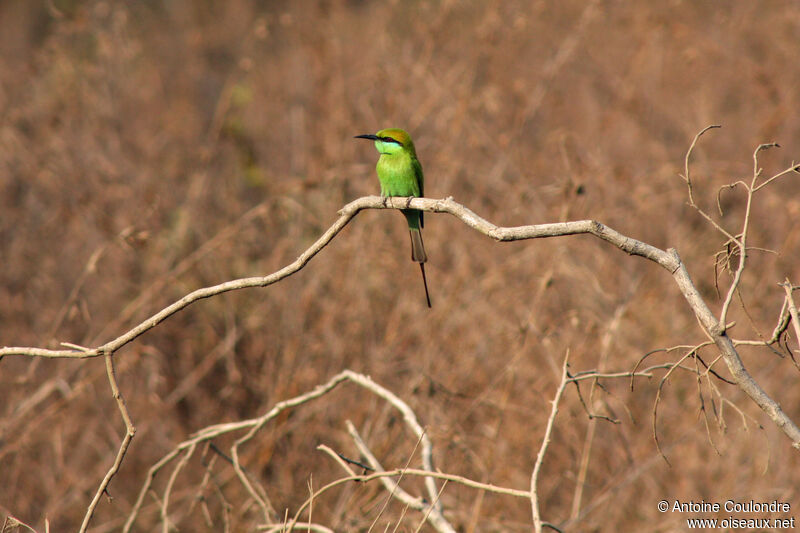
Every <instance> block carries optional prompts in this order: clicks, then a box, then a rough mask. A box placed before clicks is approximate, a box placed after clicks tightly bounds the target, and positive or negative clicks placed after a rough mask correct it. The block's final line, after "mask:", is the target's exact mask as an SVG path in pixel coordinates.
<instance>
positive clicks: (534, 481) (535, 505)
mask: <svg viewBox="0 0 800 533" xmlns="http://www.w3.org/2000/svg"><path fill="white" fill-rule="evenodd" d="M568 367H569V352H567V354H566V355H565V356H564V364H563V365H562V367H561V383H559V384H558V389H556V394H555V397H554V398H553V401H552V406H551V409H550V417H549V418H548V419H547V426H546V427H545V430H544V436H543V437H542V445H541V446H540V447H539V453H537V454H536V463H534V465H533V472H531V511H532V513H533V528H534V531H536V533H542V526H543V525H544V523H543V521H542V516H541V513H540V511H539V493H538V484H539V473H540V472H541V470H542V463H543V462H544V455H545V453H547V447H548V446H549V445H550V437H551V435H552V434H553V425H554V424H555V421H556V415H557V414H558V404H559V403H560V402H561V396H563V395H564V390H565V389H566V388H567V385H568V384H569V378H568V377H567V372H568V371H567V368H568Z"/></svg>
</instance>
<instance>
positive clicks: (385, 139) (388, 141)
mask: <svg viewBox="0 0 800 533" xmlns="http://www.w3.org/2000/svg"><path fill="white" fill-rule="evenodd" d="M379 139H380V140H382V141H383V142H385V143H395V144H399V145H400V146H403V143H401V142H400V141H398V140H397V139H392V138H391V137H379Z"/></svg>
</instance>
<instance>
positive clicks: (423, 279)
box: [419, 263, 432, 307]
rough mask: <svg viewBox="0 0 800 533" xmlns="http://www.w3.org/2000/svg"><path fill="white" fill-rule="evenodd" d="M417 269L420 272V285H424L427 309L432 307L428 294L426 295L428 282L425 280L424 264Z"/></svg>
mask: <svg viewBox="0 0 800 533" xmlns="http://www.w3.org/2000/svg"><path fill="white" fill-rule="evenodd" d="M419 269H420V270H421V271H422V283H423V285H425V299H426V300H427V301H428V307H432V306H431V297H430V294H428V280H427V278H425V263H420V264H419Z"/></svg>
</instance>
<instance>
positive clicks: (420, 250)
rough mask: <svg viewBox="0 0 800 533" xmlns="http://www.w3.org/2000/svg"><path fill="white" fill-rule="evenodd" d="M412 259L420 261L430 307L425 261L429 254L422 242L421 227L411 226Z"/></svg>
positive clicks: (426, 298) (426, 297)
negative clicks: (426, 252)
mask: <svg viewBox="0 0 800 533" xmlns="http://www.w3.org/2000/svg"><path fill="white" fill-rule="evenodd" d="M409 232H410V233H411V259H412V261H416V262H417V263H419V269H420V271H421V272H422V283H423V284H424V285H425V300H426V301H427V302H428V307H431V296H430V294H428V280H427V278H426V277H425V261H427V260H428V256H427V255H426V254H425V246H424V245H423V244H422V232H420V231H419V228H411V229H410V230H409Z"/></svg>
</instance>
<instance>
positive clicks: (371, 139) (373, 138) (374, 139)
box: [353, 135, 380, 141]
mask: <svg viewBox="0 0 800 533" xmlns="http://www.w3.org/2000/svg"><path fill="white" fill-rule="evenodd" d="M353 139H369V140H370V141H377V140H379V139H380V137H378V136H377V135H356V136H355V137H353Z"/></svg>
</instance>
